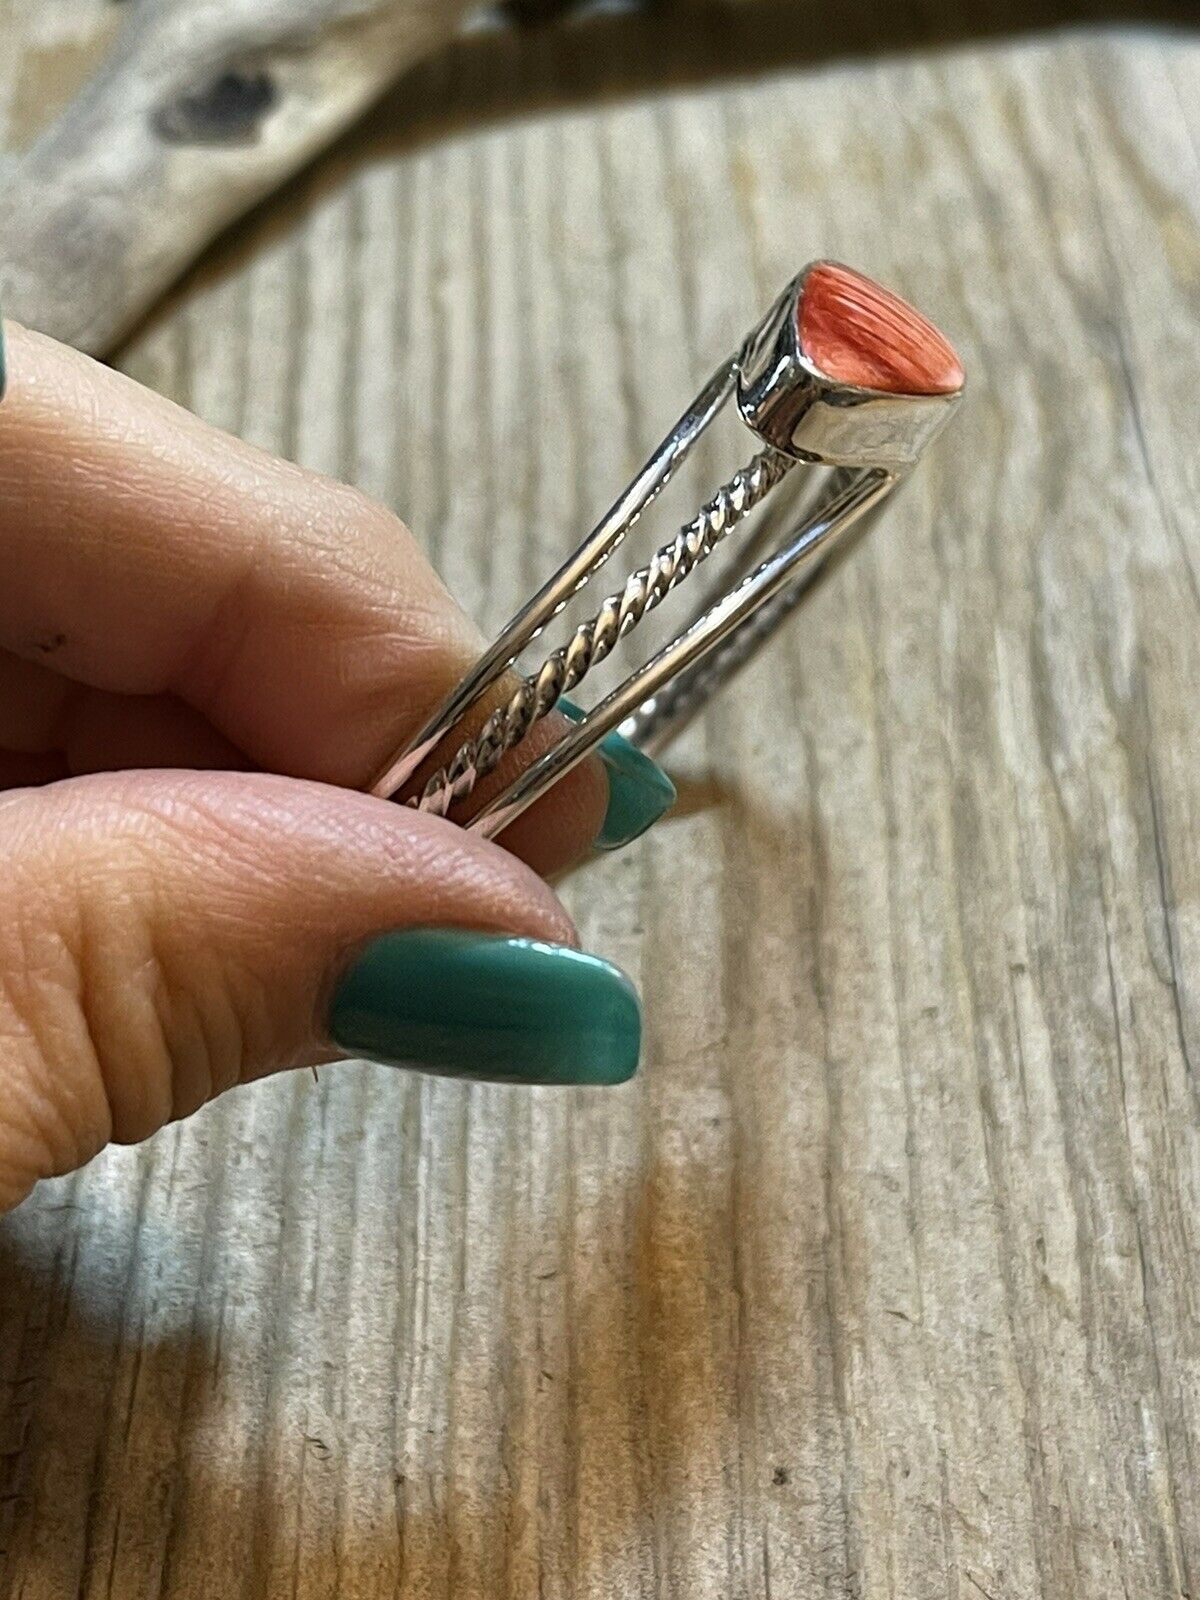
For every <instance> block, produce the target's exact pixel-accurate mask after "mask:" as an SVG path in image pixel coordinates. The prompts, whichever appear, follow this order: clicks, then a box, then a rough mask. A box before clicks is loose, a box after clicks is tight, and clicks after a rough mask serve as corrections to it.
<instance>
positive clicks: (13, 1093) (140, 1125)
mask: <svg viewBox="0 0 1200 1600" xmlns="http://www.w3.org/2000/svg"><path fill="white" fill-rule="evenodd" d="M0 882H2V883H3V885H4V889H3V903H4V915H3V917H0V1206H3V1205H11V1204H13V1203H15V1202H16V1201H17V1200H18V1199H19V1198H20V1197H21V1196H22V1195H23V1194H24V1193H26V1192H27V1191H28V1189H29V1187H30V1186H31V1184H32V1183H34V1182H35V1181H36V1180H37V1179H38V1178H39V1177H41V1176H45V1175H47V1174H50V1173H58V1172H62V1171H64V1170H67V1169H69V1168H71V1167H73V1166H76V1165H78V1164H80V1163H81V1162H83V1161H86V1160H87V1159H88V1158H89V1157H90V1156H91V1155H92V1154H94V1153H95V1151H96V1150H98V1149H99V1148H100V1147H101V1146H102V1145H103V1144H104V1143H105V1142H106V1141H108V1140H109V1139H115V1140H120V1141H129V1140H135V1139H141V1138H143V1137H145V1136H146V1135H148V1134H150V1133H152V1132H153V1131H154V1130H155V1129H156V1128H158V1127H160V1126H162V1124H163V1123H164V1122H166V1121H168V1120H169V1119H171V1118H174V1117H178V1116H182V1115H186V1114H187V1113H189V1112H190V1111H193V1110H194V1109H196V1108H197V1107H198V1106H200V1105H202V1104H203V1103H204V1102H205V1101H206V1100H208V1099H209V1098H211V1097H212V1096H213V1095H214V1094H217V1093H219V1092H221V1091H222V1090H223V1089H226V1088H229V1087H231V1086H232V1085H234V1084H237V1083H241V1082H245V1081H247V1080H249V1079H252V1078H255V1077H258V1076H260V1075H261V1074H263V1073H267V1072H271V1071H273V1070H276V1069H280V1068H284V1067H289V1066H293V1065H298V1064H302V1063H305V1062H309V1063H312V1062H317V1061H324V1060H328V1059H331V1058H332V1057H333V1056H334V1055H336V1054H338V1053H339V1052H341V1053H350V1052H353V1053H361V1054H370V1055H372V1056H375V1057H377V1058H379V1059H384V1060H390V1061H393V1062H396V1063H411V1064H413V1065H417V1066H423V1067H426V1068H429V1069H431V1070H436V1071H442V1072H449V1073H455V1074H459V1075H466V1076H476V1075H478V1076H488V1077H495V1078H501V1079H506V1080H509V1081H517V1082H530V1081H538V1082H564V1083H565V1082H584V1081H590V1082H609V1081H618V1080H620V1079H623V1078H624V1077H626V1076H628V1074H629V1073H630V1072H631V1071H632V1070H633V1067H634V1065H635V1064H636V1054H637V1048H638V1016H637V1004H636V999H635V998H633V997H632V992H631V990H630V989H629V986H628V984H627V982H626V980H624V979H623V978H622V977H621V976H620V975H619V974H617V973H616V972H615V970H614V969H612V968H610V967H608V966H607V965H606V964H604V963H601V962H597V961H595V960H593V959H591V958H583V957H580V956H579V955H578V953H577V952H575V951H573V950H572V949H570V945H571V943H572V940H573V937H574V935H573V931H572V927H571V924H570V921H569V919H568V918H567V916H566V913H565V912H564V911H563V910H562V908H561V906H560V905H559V904H558V902H557V901H556V900H555V898H554V896H553V895H552V893H551V891H550V890H549V889H548V888H547V887H546V886H545V885H544V884H543V883H542V881H541V880H540V879H539V878H537V877H536V876H535V875H534V874H533V873H532V872H530V871H529V869H527V868H526V867H523V866H522V865H521V864H520V863H518V862H517V861H516V860H514V859H513V857H512V856H510V855H509V854H508V853H507V852H505V851H502V850H499V849H497V848H496V847H494V846H492V845H488V844H485V843H482V842H479V841H477V840H474V839H472V838H471V837H470V836H469V835H467V834H465V833H464V832H463V831H462V830H461V829H457V828H455V827H453V826H452V825H450V824H448V823H445V822H441V821H439V820H437V819H434V818H430V817H426V816H422V815H419V814H417V813H415V812H411V811H407V810H405V809H403V808H400V807H396V806H388V805H384V804H382V803H380V802H379V801H374V800H370V799H368V798H365V797H363V796H359V795H352V794H347V793H345V792H344V791H339V790H335V789H332V788H328V787H325V786H323V785H318V784H313V783H308V782H303V781H298V780H292V779H286V778H279V777H274V776H265V775H259V774H255V775H237V774H223V773H222V774H179V773H127V774H121V775H118V776H108V777H103V778H84V779H76V780H71V781H68V782H65V783H61V784H58V785H56V786H54V787H53V788H50V789H46V790H38V791H21V792H17V793H14V794H11V795H9V796H7V797H6V798H4V799H2V800H0ZM431 929H433V930H448V929H453V930H468V931H467V932H461V933H456V934H455V935H453V936H451V935H450V934H448V933H446V932H444V931H443V932H442V933H440V934H432V933H431V932H430V931H429V930H431ZM498 935H503V936H514V935H515V936H524V937H523V939H522V938H518V939H514V938H512V937H499V938H498V937H497V936H498Z"/></svg>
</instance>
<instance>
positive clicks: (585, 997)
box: [329, 928, 642, 1084]
mask: <svg viewBox="0 0 1200 1600" xmlns="http://www.w3.org/2000/svg"><path fill="white" fill-rule="evenodd" d="M329 1032H330V1035H331V1037H332V1038H333V1040H334V1043H335V1044H336V1045H337V1046H338V1048H339V1049H341V1050H345V1051H346V1052H347V1053H348V1054H351V1055H357V1056H366V1057H368V1058H369V1059H371V1060H374V1061H383V1062H386V1063H388V1064H390V1065H394V1066H411V1067H415V1068H418V1069H421V1070H424V1071H426V1072H436V1073H439V1074H441V1075H443V1076H445V1077H452V1078H478V1079H484V1080H487V1081H490V1082H498V1083H528V1084H533V1083H549V1084H616V1083H625V1082H626V1081H627V1080H628V1079H629V1078H631V1077H632V1076H633V1075H634V1073H635V1072H636V1071H637V1065H638V1057H639V1055H640V1053H641V1043H642V1008H641V1004H640V1002H639V1001H638V997H637V991H636V990H635V989H634V987H633V985H632V984H631V983H630V981H629V979H628V978H627V977H626V976H625V974H624V973H623V972H621V971H619V970H618V969H617V968H616V967H614V966H611V965H610V964H609V963H608V962H607V961H601V960H600V959H599V957H597V956H589V955H584V954H582V953H581V952H580V951H578V950H571V949H568V948H566V947H565V946H563V945H552V944H543V943H541V942H540V941H539V940H536V939H506V938H497V937H495V936H492V935H488V934H479V933H467V932H462V931H457V930H448V929H439V928H428V929H417V930H414V931H411V932H404V933H387V934H384V935H383V936H382V937H381V938H378V939H374V940H372V942H371V943H370V944H369V945H367V947H366V949H365V950H363V951H361V952H360V954H359V955H358V957H357V959H356V960H355V961H354V963H353V965H352V966H351V968H350V970H349V971H348V972H347V973H346V975H345V977H344V978H343V979H342V981H341V983H340V984H339V985H338V988H337V992H336V993H335V995H334V997H333V1004H332V1006H331V1008H330V1015H329Z"/></svg>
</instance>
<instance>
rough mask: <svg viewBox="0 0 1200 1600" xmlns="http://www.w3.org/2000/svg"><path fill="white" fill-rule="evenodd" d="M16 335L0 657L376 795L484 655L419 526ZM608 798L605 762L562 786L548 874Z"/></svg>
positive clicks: (0, 423)
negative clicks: (161, 708)
mask: <svg viewBox="0 0 1200 1600" xmlns="http://www.w3.org/2000/svg"><path fill="white" fill-rule="evenodd" d="M9 335H10V339H9V343H10V360H9V371H10V388H9V393H8V396H7V398H6V400H5V402H4V407H3V410H2V411H0V567H2V569H3V570H4V572H5V576H6V581H5V584H4V585H3V587H2V588H0V646H2V647H5V648H7V649H8V650H9V651H10V652H12V653H13V654H15V655H17V656H19V657H21V658H22V659H24V660H27V661H33V662H36V663H38V664H39V665H41V666H42V667H47V668H52V669H53V670H54V672H56V673H58V674H61V675H65V676H67V677H70V678H72V679H74V680H76V681H77V682H80V683H84V684H87V685H90V686H92V687H94V688H98V689H101V690H105V691H109V692H112V693H120V694H125V695H136V696H154V695H163V694H168V695H174V696H177V697H178V698H180V699H182V700H183V701H185V702H186V703H188V704H189V705H191V706H192V707H194V708H195V709H196V710H197V711H198V712H200V714H201V715H202V716H203V717H204V718H205V719H206V720H207V721H208V722H210V723H211V724H212V725H213V726H214V727H215V728H216V729H217V731H218V732H219V733H220V734H221V735H222V736H223V738H224V739H226V740H227V741H228V742H229V743H230V744H232V745H233V746H235V747H236V748H237V749H238V750H241V751H244V752H245V754H246V755H247V757H249V759H250V760H251V761H252V762H253V763H255V764H256V765H259V766H262V767H265V768H268V769H269V770H272V771H278V772H284V773H289V774H292V775H295V776H299V777H308V778H316V779H320V780H321V781H324V782H329V783H336V784H342V785H346V786H348V787H355V788H357V787H361V786H362V785H363V784H365V783H367V782H368V781H369V780H370V778H371V776H372V775H373V774H374V772H375V771H376V770H377V768H378V767H379V765H380V764H381V763H382V761H383V760H384V759H386V758H387V757H388V756H389V755H390V754H391V753H392V752H393V751H394V750H395V749H396V748H397V746H398V745H400V744H401V743H402V742H403V740H404V738H405V737H406V735H407V734H409V733H410V732H412V731H413V730H414V728H415V727H416V726H417V725H418V724H419V723H420V722H421V721H423V720H424V718H425V717H426V716H427V714H428V712H429V711H430V709H431V708H432V707H433V706H434V705H435V704H436V703H437V702H438V701H440V700H441V699H442V698H443V697H444V695H445V694H446V693H447V692H448V691H449V689H450V688H452V687H453V685H454V684H455V683H456V682H457V681H458V679H459V678H460V677H461V676H462V673H463V672H464V670H465V669H466V668H467V667H468V666H469V665H470V663H471V662H472V661H473V660H474V659H475V657H476V655H477V654H478V651H479V649H480V644H481V641H480V638H479V636H478V634H477V632H476V631H475V629H474V628H473V627H472V626H471V624H470V623H469V622H468V621H467V619H466V618H465V617H464V615H463V614H462V612H461V611H460V610H459V609H458V607H457V606H456V605H455V604H454V602H453V601H452V600H451V599H450V597H449V595H448V594H447V592H446V590H445V589H444V587H443V586H442V584H441V583H440V581H439V580H438V578H437V577H436V576H435V574H434V573H433V571H432V569H431V568H430V567H429V565H428V563H427V561H426V560H425V558H424V556H423V554H422V553H421V551H420V549H419V548H418V546H417V544H416V542H415V541H414V539H413V538H412V535H411V534H410V533H409V532H408V530H407V528H405V527H404V525H403V524H402V523H401V522H399V521H398V520H397V519H396V518H395V517H394V516H393V515H392V514H391V513H390V512H388V511H386V510H385V509H384V508H383V507H381V506H378V505H375V504H373V503H372V502H371V501H369V500H367V499H366V498H365V497H364V496H362V495H361V494H359V493H357V492H356V491H355V490H352V489H349V488H346V487H345V486H344V485H341V484H336V483H332V482H330V481H329V480H327V479H324V478H321V477H318V476H316V475H315V474H312V473H307V472H303V471H301V470H300V469H298V468H297V467H294V466H291V465H289V464H287V463H284V462H280V461H275V460H272V459H271V458H270V457H268V456H266V455H264V454H263V453H262V452H260V451H258V450H255V449H253V448H251V447H250V446H248V445H246V444H243V443H241V442H240V441H238V440H234V439H230V438H227V437H226V436H224V435H222V434H219V433H218V432H216V431H215V430H213V429H211V428H208V427H206V426H205V425H204V424H202V423H200V422H199V421H198V420H197V419H196V418H194V417H192V416H190V415H188V413H186V412H184V411H183V410H181V409H180V408H179V407H177V406H174V405H172V404H170V403H169V402H167V401H165V400H163V399H161V398H160V397H158V396H155V395H152V394H150V393H149V392H148V391H146V390H144V389H142V388H140V387H139V386H138V385H136V384H134V383H132V382H130V381H129V380H128V379H127V378H124V377H122V376H121V375H120V374H118V373H114V372H111V371H109V370H107V369H106V368H103V367H101V366H99V365H97V364H96V363H95V362H92V361H90V360H88V359H87V358H86V357H83V356H80V355H78V354H77V353H76V352H74V351H69V350H66V349H65V348H64V347H62V346H60V345H57V344H55V343H54V342H53V341H51V340H47V339H43V338H40V337H39V336H37V335H35V334H31V333H28V332H25V331H24V330H21V329H19V328H16V327H12V326H10V328H9ZM559 732H560V733H561V727H560V728H559ZM536 749H537V745H536V744H533V745H530V746H529V748H528V750H526V751H525V752H523V754H522V757H521V759H522V760H524V761H527V760H529V759H530V758H531V756H532V755H533V754H534V753H535V752H536ZM513 770H514V767H513V766H509V767H508V768H507V771H508V773H509V775H510V776H511V774H512V772H513ZM606 798H607V785H606V781H605V778H604V776H603V773H602V771H601V769H600V767H599V766H598V765H597V764H596V763H590V764H588V765H587V766H586V767H583V768H580V769H578V771H577V772H576V773H575V774H573V775H572V776H571V777H570V778H569V779H567V780H565V781H564V783H563V784H562V785H560V786H559V789H558V791H556V794H555V796H554V797H553V798H552V799H551V800H550V801H549V802H547V807H546V808H545V809H543V810H541V811H540V812H539V815H540V816H543V817H546V818H554V819H555V820H554V821H553V822H551V823H550V825H549V826H548V827H545V828H541V827H539V828H528V827H527V828H526V829H525V830H524V831H523V833H522V835H521V836H520V837H521V838H523V839H524V840H525V841H526V847H527V848H530V849H534V848H537V849H539V850H540V851H541V856H540V859H539V865H543V866H545V865H561V864H562V863H563V862H565V861H566V860H571V859H575V858H577V857H578V856H579V855H581V854H582V853H583V852H584V850H585V849H586V847H587V845H588V844H589V843H590V842H591V840H592V839H593V838H594V837H595V836H596V834H597V832H598V831H599V829H600V826H601V823H602V820H603V815H604V808H605V804H606ZM554 858H557V859H554Z"/></svg>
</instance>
